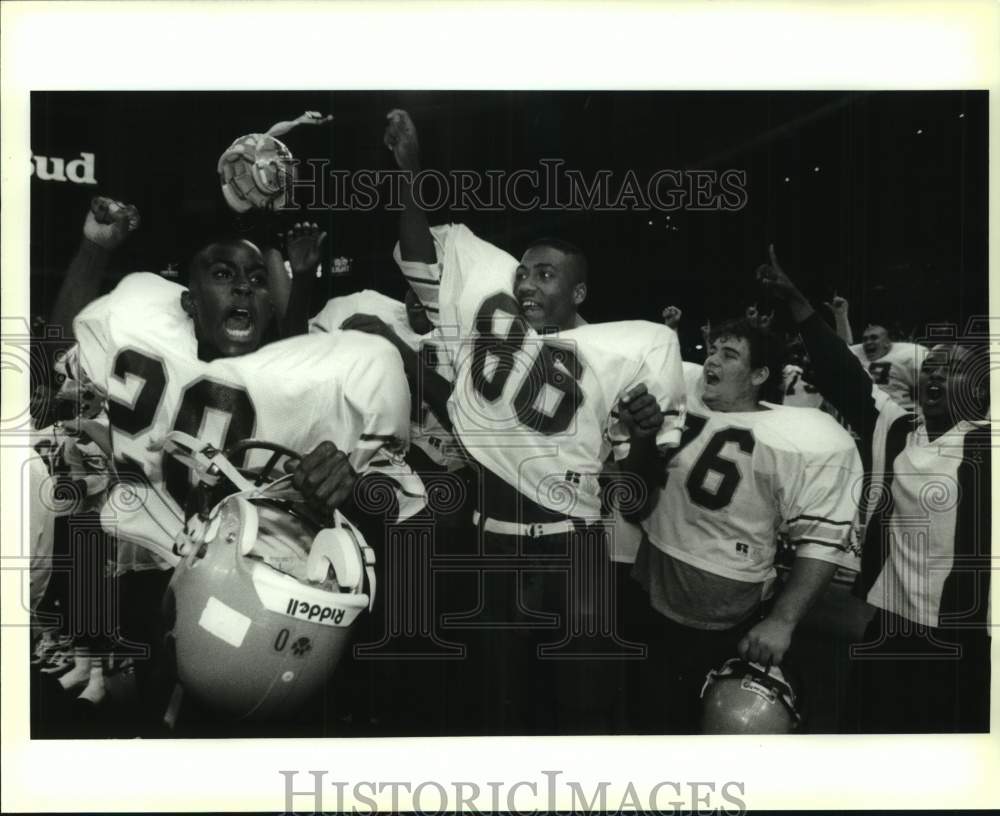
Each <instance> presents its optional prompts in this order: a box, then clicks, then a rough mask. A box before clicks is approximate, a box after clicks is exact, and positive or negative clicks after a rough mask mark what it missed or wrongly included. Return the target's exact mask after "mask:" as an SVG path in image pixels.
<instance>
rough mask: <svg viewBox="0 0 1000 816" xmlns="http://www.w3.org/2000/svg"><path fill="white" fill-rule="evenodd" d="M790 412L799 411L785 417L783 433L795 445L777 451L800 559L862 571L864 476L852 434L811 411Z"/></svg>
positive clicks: (785, 513) (789, 528) (787, 524)
mask: <svg viewBox="0 0 1000 816" xmlns="http://www.w3.org/2000/svg"><path fill="white" fill-rule="evenodd" d="M789 410H791V411H793V412H795V413H792V414H790V415H788V416H783V417H782V419H783V421H784V422H785V423H787V425H786V427H785V428H784V429H783V431H784V432H785V433H787V435H788V437H789V438H791V439H794V440H795V442H793V443H792V444H783V445H780V446H779V445H777V444H776V445H775V446H774V453H773V456H774V469H775V474H776V476H777V477H778V478H777V480H776V485H777V487H778V502H779V509H780V513H781V517H782V518H783V519H784V529H785V532H786V533H787V535H788V537H789V540H790V542H791V543H792V545H794V546H795V554H796V558H812V559H816V560H819V561H828V562H830V563H833V564H836V565H837V566H840V567H845V568H848V569H852V570H855V571H856V570H858V569H859V568H860V560H859V557H858V556H859V552H858V548H857V538H856V536H857V525H858V518H857V497H858V496H859V495H860V491H861V484H862V476H863V471H862V467H861V460H860V457H859V456H858V452H857V449H856V447H855V446H854V445H853V444H850V445H848V444H847V442H848V440H850V436H849V435H848V434H847V433H846V432H845V431H844V430H843V429H842V428H841V427H840V426H839V425H838V424H837V423H836V421H835V420H833V419H832V418H831V417H829V416H828V415H826V414H824V413H822V412H820V411H815V410H814V409H811V408H802V409H795V408H792V409H789ZM799 412H807V413H804V414H802V415H797V414H799ZM763 438H764V439H765V441H766V440H767V439H768V435H766V434H765V435H763ZM803 439H806V440H808V443H807V444H803V443H802V442H801V441H800V440H803ZM850 441H851V442H852V443H853V440H850Z"/></svg>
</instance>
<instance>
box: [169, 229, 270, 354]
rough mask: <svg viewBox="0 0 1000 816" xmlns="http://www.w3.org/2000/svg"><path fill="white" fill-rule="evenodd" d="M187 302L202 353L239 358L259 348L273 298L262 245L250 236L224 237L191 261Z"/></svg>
mask: <svg viewBox="0 0 1000 816" xmlns="http://www.w3.org/2000/svg"><path fill="white" fill-rule="evenodd" d="M189 278H190V281H189V283H190V288H189V291H188V293H187V294H186V295H185V297H184V300H183V301H182V302H183V305H184V310H185V311H186V312H187V313H188V314H189V315H191V318H192V319H193V320H194V325H195V336H196V337H197V338H198V346H199V352H198V356H199V357H200V358H201V359H203V360H206V361H207V360H211V359H214V358H215V357H237V356H239V355H241V354H247V353H249V352H252V351H256V350H257V349H258V348H260V346H261V344H262V342H263V338H264V334H265V332H266V331H267V328H268V326H269V325H270V323H271V320H272V319H273V317H274V302H273V300H272V298H271V291H270V289H269V285H268V274H267V269H266V267H265V265H264V257H263V255H262V254H261V252H260V250H259V249H258V248H257V247H256V246H254V245H253V244H252V243H250V242H249V241H243V240H237V241H220V242H218V243H213V244H209V245H208V246H206V247H204V248H203V249H201V250H199V251H198V253H197V254H196V255H195V256H194V258H193V259H192V261H191V268H190V275H189Z"/></svg>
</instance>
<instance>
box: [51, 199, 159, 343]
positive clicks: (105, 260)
mask: <svg viewBox="0 0 1000 816" xmlns="http://www.w3.org/2000/svg"><path fill="white" fill-rule="evenodd" d="M138 227H139V211H138V210H137V209H136V208H135V207H133V206H132V205H130V204H122V203H121V202H120V201H115V200H113V199H110V198H107V197H104V196H96V197H95V198H94V199H93V200H92V201H91V202H90V210H88V212H87V218H86V220H85V221H84V222H83V240H82V241H80V246H79V248H78V249H77V251H76V255H74V256H73V260H71V261H70V263H69V268H68V269H67V270H66V277H65V278H63V282H62V286H60V287H59V293H58V294H57V295H56V301H55V305H54V306H53V307H52V319H51V323H52V324H53V325H56V326H61V327H62V329H63V333H64V337H65V338H66V340H67V341H72V340H73V339H74V334H73V318H75V317H76V316H77V315H78V314H79V313H80V311H81V310H82V309H83V307H84V306H86V305H87V304H88V303H90V302H91V301H92V300H94V298H96V297H97V295H98V294H99V293H100V291H101V284H102V283H103V282H104V276H105V274H106V273H107V271H108V266H109V264H110V261H111V255H112V253H113V252H114V251H115V250H116V249H117V248H118V247H120V246H121V245H122V244H123V243H124V242H125V239H126V238H127V237H128V235H129V233H130V232H133V231H135V230H136V229H138ZM67 344H68V342H67Z"/></svg>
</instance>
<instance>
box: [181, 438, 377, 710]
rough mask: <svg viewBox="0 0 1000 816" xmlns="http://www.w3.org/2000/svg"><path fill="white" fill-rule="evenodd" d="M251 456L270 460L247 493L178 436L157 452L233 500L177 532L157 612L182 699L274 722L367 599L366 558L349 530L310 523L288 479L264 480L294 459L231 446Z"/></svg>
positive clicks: (299, 695) (371, 584) (319, 674)
mask: <svg viewBox="0 0 1000 816" xmlns="http://www.w3.org/2000/svg"><path fill="white" fill-rule="evenodd" d="M260 448H263V449H266V450H270V451H273V452H274V453H273V455H272V456H271V457H270V459H269V461H268V463H267V465H265V467H264V469H263V471H262V472H261V473H260V474H258V476H257V479H256V480H255V481H256V483H252V482H250V481H249V480H248V478H247V476H246V474H245V473H244V472H241V471H239V470H237V468H236V467H235V466H234V465H233V464H232V463H231V462H230V461H229V459H228V458H227V457H226V456H224V455H223V454H222V453H220V452H218V451H216V450H215V449H213V448H212V447H211V446H209V445H205V444H204V443H201V442H200V441H199V440H197V439H194V438H193V437H191V436H189V435H187V434H183V433H178V432H175V433H172V434H170V435H169V436H168V437H167V440H166V441H165V444H164V449H165V450H166V451H167V452H169V453H171V454H172V455H173V456H175V457H177V458H178V459H180V460H181V461H184V462H185V463H186V464H188V465H189V466H190V467H192V468H193V469H194V470H195V472H196V473H198V474H199V478H200V485H201V486H204V487H205V488H211V487H213V486H223V480H225V481H226V482H228V483H229V484H230V485H232V486H233V487H235V489H236V492H234V493H231V494H230V495H228V496H225V497H224V498H222V499H221V500H220V501H218V502H217V503H216V504H215V505H214V507H212V508H211V509H210V510H208V511H207V512H203V513H201V514H200V515H199V516H198V517H195V518H193V519H192V520H191V521H190V522H189V529H188V540H187V542H186V545H185V548H184V549H186V551H187V555H186V557H185V559H184V560H183V561H182V562H181V563H180V564H179V565H178V566H177V568H176V570H175V572H174V576H173V578H172V580H171V582H170V586H169V589H168V591H167V594H166V597H165V601H164V602H165V604H166V610H165V611H166V615H167V621H168V629H169V630H170V633H169V635H168V644H169V642H170V641H172V642H173V643H172V645H173V649H174V653H175V655H176V670H177V678H178V681H179V682H180V684H181V686H182V687H183V689H184V691H185V693H187V694H191V695H192V696H194V697H195V698H197V699H198V700H199V701H200V702H201V703H202V704H204V705H205V706H207V707H209V708H210V709H212V710H213V711H215V712H218V713H220V714H222V715H224V716H228V717H231V718H234V719H244V720H245V719H253V720H262V719H273V718H275V717H279V716H281V715H283V714H286V713H288V712H290V711H293V710H295V709H296V708H298V707H300V706H301V705H302V704H303V703H304V702H305V701H306V700H307V699H308V698H309V697H311V696H312V695H313V694H314V693H315V692H317V691H318V690H319V689H320V688H321V687H322V685H323V684H324V683H325V682H326V681H327V680H328V679H329V677H330V676H331V675H332V674H333V671H334V669H335V668H336V666H337V663H338V661H339V660H340V657H341V655H342V654H343V652H344V650H345V649H346V648H347V646H348V644H349V642H350V630H351V626H352V625H353V624H354V622H355V621H356V620H357V619H358V616H359V615H360V614H362V613H363V612H364V611H365V610H366V609H369V610H370V609H371V606H372V604H373V602H374V599H375V573H374V564H375V555H374V552H373V551H372V550H371V548H370V547H368V546H367V544H366V542H365V540H364V537H363V536H362V535H361V533H360V531H358V530H357V529H356V528H355V527H354V526H352V525H351V524H350V523H349V522H348V521H347V520H346V519H345V518H344V517H343V516H342V515H340V513H335V519H334V522H333V524H332V525H330V524H329V523H326V524H324V523H323V522H322V521H320V520H318V519H317V518H316V517H315V516H313V515H312V514H311V513H310V511H309V510H308V509H307V508H306V507H305V505H304V504H303V502H302V497H301V495H299V494H298V492H297V491H294V490H293V489H292V488H291V484H290V482H289V479H290V476H283V477H281V478H279V479H276V480H274V481H267V479H268V477H269V476H270V473H271V471H272V470H273V469H274V467H275V465H276V464H277V462H278V460H279V459H281V458H282V456H288V457H289V458H299V457H298V454H296V453H295V452H294V451H290V450H288V449H286V448H282V447H281V446H278V445H271V444H268V443H264V442H258V441H256V440H248V441H246V442H243V443H241V444H240V445H239V446H238V449H239V452H243V451H246V450H250V449H260ZM235 451H236V449H233V450H231V451H230V452H229V455H230V456H235Z"/></svg>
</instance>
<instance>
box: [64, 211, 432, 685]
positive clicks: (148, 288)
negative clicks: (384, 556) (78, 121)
mask: <svg viewBox="0 0 1000 816" xmlns="http://www.w3.org/2000/svg"><path fill="white" fill-rule="evenodd" d="M88 220H89V219H88ZM268 281H269V279H268V274H267V271H266V269H265V264H264V260H263V257H262V255H261V252H260V250H259V249H258V248H257V247H256V246H255V245H254V244H253V243H251V242H250V241H248V240H246V239H244V238H242V237H238V236H225V235H218V236H213V237H211V238H209V239H207V240H205V241H203V242H202V243H201V246H200V248H199V249H198V250H197V252H195V253H194V256H193V257H192V259H191V261H190V264H189V267H188V284H189V285H188V288H187V289H185V288H184V287H181V286H179V285H177V284H175V283H172V282H170V281H167V280H165V279H164V278H161V277H159V276H157V275H153V274H149V273H134V274H131V275H127V276H126V277H125V278H124V279H123V280H122V281H121V282H120V283H119V284H118V286H117V287H116V288H115V289H114V290H113V291H112V292H111V293H110V294H108V295H105V296H103V297H101V298H98V299H97V300H95V301H93V302H92V303H90V304H89V305H88V306H86V307H85V308H84V309H83V310H82V311H81V312H80V313H79V315H77V317H76V319H75V321H74V324H73V325H74V334H75V337H76V339H77V343H78V346H79V360H80V364H79V368H80V376H81V377H83V378H84V379H85V381H87V382H92V383H93V384H94V385H95V386H96V388H97V389H98V391H100V392H101V393H105V394H107V409H108V416H109V419H110V426H111V434H110V438H111V445H112V447H113V450H114V462H115V467H116V470H117V479H116V482H115V484H114V485H113V486H112V488H111V490H110V491H109V493H110V495H109V499H108V501H107V503H106V505H105V507H104V511H103V518H102V522H103V524H104V525H105V527H106V529H108V530H109V531H110V532H113V533H114V534H115V535H116V537H117V539H118V555H117V560H118V572H119V574H122V575H124V576H126V577H125V578H124V579H123V581H122V584H121V590H120V591H121V594H122V599H121V600H122V604H121V607H122V610H123V616H122V620H121V630H122V631H121V634H122V635H123V636H124V637H125V638H126V639H127V640H130V641H133V642H138V643H146V644H152V645H154V646H155V644H157V643H158V642H159V640H160V635H161V634H162V633H161V632H160V631H159V625H160V621H159V609H158V603H159V598H160V597H161V596H162V593H163V589H164V587H165V585H166V582H167V579H168V577H169V570H170V568H171V567H172V566H173V565H175V564H176V563H178V561H179V559H180V556H181V553H182V552H183V550H184V544H185V523H186V515H187V512H186V511H188V510H189V508H188V507H187V497H188V493H189V491H190V488H191V487H192V485H193V484H194V479H193V475H192V474H191V473H190V472H189V471H188V470H187V468H185V467H184V466H183V465H182V464H180V463H179V462H178V461H177V460H175V459H172V458H170V457H169V456H166V455H165V454H164V452H163V450H162V441H163V439H164V438H165V437H166V435H167V434H168V433H169V432H170V431H183V432H185V433H188V434H191V435H193V436H195V437H198V438H200V439H201V440H202V441H204V442H208V443H211V444H213V445H215V446H216V447H217V448H219V449H223V450H224V449H227V448H229V447H230V446H232V445H233V444H235V443H236V442H239V441H241V440H245V439H248V438H250V437H256V438H261V439H264V440H267V441H269V442H273V443H277V444H280V445H282V446H284V447H285V448H289V449H291V450H293V451H298V452H300V453H302V454H303V456H302V457H301V458H300V459H299V460H298V461H297V462H292V463H291V464H290V465H289V469H290V470H291V471H292V472H293V473H294V476H293V481H294V484H295V486H296V487H297V488H298V489H299V490H300V491H301V494H302V496H303V497H304V498H305V499H306V501H307V502H309V503H310V504H311V505H312V507H313V509H314V510H315V511H316V512H319V513H321V514H329V513H331V512H332V510H333V509H335V508H338V507H339V508H341V509H346V510H347V512H348V514H349V516H350V515H351V514H354V516H355V517H356V516H357V515H358V514H362V513H365V512H367V508H366V507H364V506H363V503H362V504H360V505H359V503H358V502H357V501H356V500H355V496H356V495H363V491H360V490H359V491H358V492H357V493H356V492H355V490H354V488H355V481H356V479H357V474H358V473H361V472H364V473H366V474H375V473H381V474H384V475H386V476H387V477H389V478H391V479H402V480H403V481H409V482H410V489H408V490H401V491H400V492H399V493H398V494H397V496H398V498H397V500H396V502H395V505H396V512H395V513H394V512H393V511H391V510H390V511H388V512H386V513H385V516H386V517H387V518H390V519H391V518H396V517H397V516H399V515H402V516H405V515H408V514H410V513H412V512H414V511H415V509H418V507H419V505H420V503H421V499H420V489H419V484H418V483H416V484H414V483H413V481H412V480H413V477H412V474H407V473H406V469H405V467H404V466H403V465H402V463H401V460H400V459H399V456H400V455H401V453H402V452H403V450H404V449H405V445H406V440H407V437H408V419H409V394H408V392H407V389H406V383H405V378H404V375H403V371H402V367H401V365H400V363H399V359H398V356H397V355H396V354H395V352H394V351H393V350H392V348H391V347H390V346H389V345H388V344H386V343H384V342H382V341H381V340H378V339H376V338H368V337H365V336H363V335H357V334H351V335H349V334H346V333H339V332H338V333H335V334H326V335H311V336H303V337H298V338H292V339H290V340H287V341H283V342H280V343H271V344H267V345H264V340H265V337H266V336H267V335H268V331H269V329H270V327H271V324H272V321H273V319H274V311H275V309H274V303H273V300H272V297H271V294H270V290H269V286H268ZM263 457H264V454H263V452H258V453H257V454H256V457H255V455H254V454H251V456H250V458H249V460H248V461H243V459H242V457H240V458H238V459H237V461H236V464H237V465H238V466H245V467H248V468H254V467H259V466H260V465H261V464H262V463H263ZM397 483H398V482H397ZM348 506H349V508H348ZM383 509H384V508H383ZM144 663H148V661H146V662H144ZM137 669H138V673H140V674H141V673H143V671H144V670H146V669H148V666H146V665H142V666H141V667H138V666H137ZM143 679H149V678H148V677H147V678H143ZM161 691H162V690H161ZM158 702H160V703H162V700H159V701H158Z"/></svg>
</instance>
